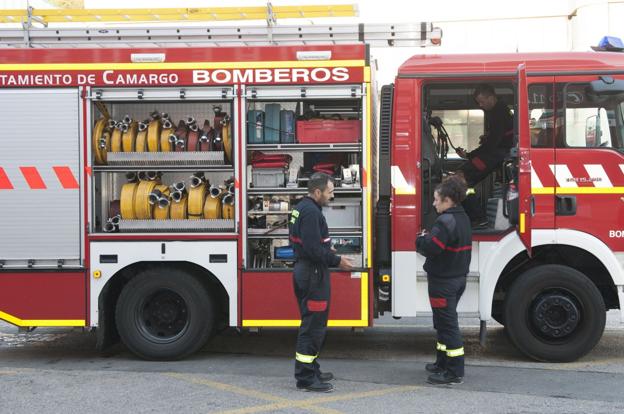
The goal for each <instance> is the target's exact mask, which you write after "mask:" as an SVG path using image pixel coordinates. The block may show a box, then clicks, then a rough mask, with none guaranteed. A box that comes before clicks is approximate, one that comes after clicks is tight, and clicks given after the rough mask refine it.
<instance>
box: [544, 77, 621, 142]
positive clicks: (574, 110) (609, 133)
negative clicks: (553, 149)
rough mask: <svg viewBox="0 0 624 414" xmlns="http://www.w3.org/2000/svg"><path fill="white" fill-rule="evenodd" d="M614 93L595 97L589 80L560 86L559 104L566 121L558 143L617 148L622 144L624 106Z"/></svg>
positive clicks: (558, 92)
mask: <svg viewBox="0 0 624 414" xmlns="http://www.w3.org/2000/svg"><path fill="white" fill-rule="evenodd" d="M623 105H624V103H623V102H620V101H618V98H617V97H614V96H596V95H594V94H592V93H591V89H590V88H589V84H588V83H570V84H564V85H558V86H557V104H556V106H557V107H558V108H562V110H561V112H562V114H561V115H563V118H564V120H565V128H564V129H563V131H562V134H563V139H562V140H561V142H560V143H558V146H560V147H572V148H615V149H618V150H621V149H623V145H622V125H623V122H622V112H623V111H622V106H623Z"/></svg>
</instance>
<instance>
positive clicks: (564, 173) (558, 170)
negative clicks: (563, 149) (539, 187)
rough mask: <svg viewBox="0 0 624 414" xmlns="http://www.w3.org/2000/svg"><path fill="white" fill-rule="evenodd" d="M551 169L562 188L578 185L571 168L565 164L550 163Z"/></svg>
mask: <svg viewBox="0 0 624 414" xmlns="http://www.w3.org/2000/svg"><path fill="white" fill-rule="evenodd" d="M550 170H551V171H552V173H553V174H554V175H555V178H556V179H557V184H559V187H562V188H572V187H578V184H577V183H576V180H575V179H574V177H573V176H572V173H571V172H570V169H569V168H568V166H567V165H565V164H550Z"/></svg>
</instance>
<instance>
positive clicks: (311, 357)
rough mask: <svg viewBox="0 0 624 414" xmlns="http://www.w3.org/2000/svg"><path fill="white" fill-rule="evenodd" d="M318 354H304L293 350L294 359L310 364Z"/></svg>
mask: <svg viewBox="0 0 624 414" xmlns="http://www.w3.org/2000/svg"><path fill="white" fill-rule="evenodd" d="M317 356H318V355H304V354H300V353H299V352H295V359H296V360H297V361H299V362H303V363H304V364H311V363H313V362H314V360H315V359H316V357H317Z"/></svg>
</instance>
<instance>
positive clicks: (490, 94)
mask: <svg viewBox="0 0 624 414" xmlns="http://www.w3.org/2000/svg"><path fill="white" fill-rule="evenodd" d="M473 97H474V99H475V101H476V102H477V104H478V105H479V107H480V108H481V109H483V110H484V111H485V115H486V118H485V135H482V136H481V138H480V139H479V147H478V148H476V149H474V150H473V151H471V152H466V151H465V150H464V149H463V148H457V155H459V156H460V157H462V158H467V159H468V161H466V162H465V163H464V164H463V165H462V166H461V167H460V168H459V170H458V172H460V173H462V174H463V176H464V178H465V179H466V182H467V183H468V187H469V192H468V196H467V197H466V200H465V201H464V203H463V205H464V208H465V209H466V213H468V216H469V217H470V219H471V220H472V221H473V223H474V224H484V223H485V222H486V221H487V220H486V219H485V217H484V214H483V209H482V208H481V205H480V201H479V198H478V197H477V195H476V194H475V192H474V189H473V187H474V186H475V185H477V184H478V183H479V182H481V181H482V180H483V179H484V178H486V177H487V176H488V175H490V173H491V172H492V171H493V170H494V169H495V168H497V167H498V166H500V165H501V164H502V163H503V161H504V160H505V158H506V157H507V155H508V154H509V150H510V149H511V147H512V146H513V134H514V121H513V115H512V114H511V111H510V110H509V108H508V107H507V105H506V104H505V103H504V102H503V101H502V100H500V99H498V97H497V96H496V92H495V90H494V88H493V87H492V86H491V85H488V84H481V85H479V86H477V87H476V88H475V90H474V93H473Z"/></svg>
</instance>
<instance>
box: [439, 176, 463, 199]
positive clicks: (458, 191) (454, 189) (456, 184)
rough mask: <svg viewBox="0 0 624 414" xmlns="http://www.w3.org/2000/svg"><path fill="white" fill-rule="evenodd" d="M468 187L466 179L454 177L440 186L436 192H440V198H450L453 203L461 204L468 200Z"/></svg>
mask: <svg viewBox="0 0 624 414" xmlns="http://www.w3.org/2000/svg"><path fill="white" fill-rule="evenodd" d="M467 187H468V186H467V185H466V180H464V177H462V176H460V175H452V176H450V177H447V178H445V179H444V180H443V181H442V182H441V183H440V184H438V185H437V187H436V188H435V191H437V192H438V194H439V195H440V198H446V197H448V198H450V199H451V201H452V202H453V203H455V204H460V203H461V202H462V201H464V199H465V198H466V190H467Z"/></svg>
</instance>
